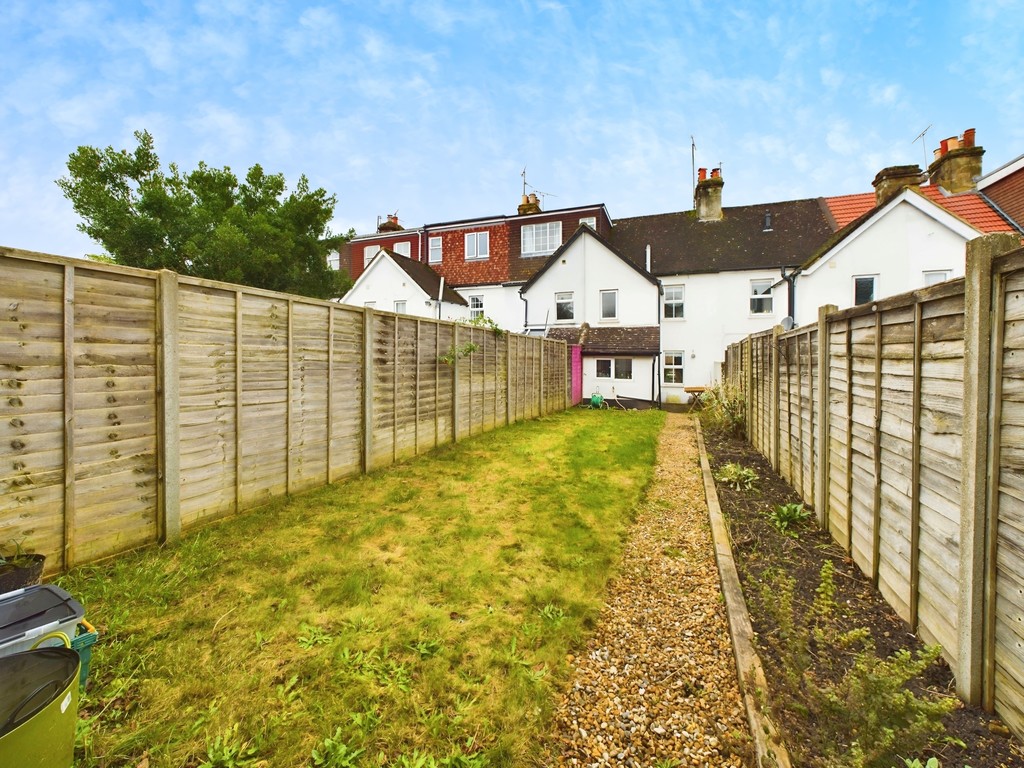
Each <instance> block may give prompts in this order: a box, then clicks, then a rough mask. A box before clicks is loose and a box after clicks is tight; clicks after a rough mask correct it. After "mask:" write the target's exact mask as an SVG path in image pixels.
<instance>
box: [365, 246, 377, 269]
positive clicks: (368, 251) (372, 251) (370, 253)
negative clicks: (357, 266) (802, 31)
mask: <svg viewBox="0 0 1024 768" xmlns="http://www.w3.org/2000/svg"><path fill="white" fill-rule="evenodd" d="M379 250H380V246H379V245H364V246H363V269H366V268H367V267H368V266H370V262H371V261H373V257H374V256H376V255H377V251H379Z"/></svg>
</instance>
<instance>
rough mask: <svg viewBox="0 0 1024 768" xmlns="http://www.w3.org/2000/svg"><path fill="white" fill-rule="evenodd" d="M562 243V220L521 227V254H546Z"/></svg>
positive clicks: (552, 251)
mask: <svg viewBox="0 0 1024 768" xmlns="http://www.w3.org/2000/svg"><path fill="white" fill-rule="evenodd" d="M561 244H562V222H560V221H549V222H546V223H544V224H527V225H526V226H524V227H523V229H522V245H521V252H522V255H523V256H546V255H548V254H550V253H554V252H555V249H556V248H558V246H560V245H561Z"/></svg>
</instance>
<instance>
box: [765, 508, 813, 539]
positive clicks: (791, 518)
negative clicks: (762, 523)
mask: <svg viewBox="0 0 1024 768" xmlns="http://www.w3.org/2000/svg"><path fill="white" fill-rule="evenodd" d="M765 516H766V517H767V518H768V521H769V522H770V523H771V524H772V525H773V526H774V527H775V530H777V531H778V532H779V533H783V534H785V535H786V536H791V537H793V538H794V539H795V538H797V536H798V534H797V532H796V531H794V530H793V526H795V525H796V524H797V523H802V522H804V521H805V520H806V519H807V518H808V517H810V516H811V513H810V512H809V511H808V510H806V509H805V508H804V505H803V504H798V503H796V502H791V503H789V504H776V505H775V506H774V507H772V508H771V509H770V510H769V511H768V512H766V513H765Z"/></svg>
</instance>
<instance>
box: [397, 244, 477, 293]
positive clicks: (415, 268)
mask: <svg viewBox="0 0 1024 768" xmlns="http://www.w3.org/2000/svg"><path fill="white" fill-rule="evenodd" d="M381 250H383V251H384V252H385V253H387V254H388V256H390V257H391V260H392V261H394V262H395V264H397V265H398V266H399V268H400V269H402V271H403V272H405V274H407V275H408V276H409V277H411V278H412V279H413V281H414V282H415V283H416V285H418V286H419V287H420V288H422V289H423V292H424V293H426V294H427V296H429V297H430V298H432V299H435V300H436V299H437V292H438V290H439V289H440V288H441V276H440V275H439V274H437V272H435V271H434V270H433V269H431V268H430V267H429V266H427V265H426V264H423V263H422V262H419V261H413V260H412V259H410V258H408V257H407V256H403V255H402V254H400V253H395V252H394V251H392V250H389V249H387V248H382V249H381ZM443 300H444V301H446V302H448V303H449V304H459V305H461V306H464V307H467V306H469V303H468V302H467V301H466V300H465V299H464V298H462V296H460V295H459V293H458V292H457V291H456V290H455V289H453V288H451V287H450V286H448V285H445V287H444V297H443Z"/></svg>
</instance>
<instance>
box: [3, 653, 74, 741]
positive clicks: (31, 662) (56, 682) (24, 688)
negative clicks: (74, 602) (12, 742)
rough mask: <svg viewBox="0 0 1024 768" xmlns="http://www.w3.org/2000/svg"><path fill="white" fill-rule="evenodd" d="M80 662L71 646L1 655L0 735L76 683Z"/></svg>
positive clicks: (44, 706) (15, 726) (12, 728)
mask: <svg viewBox="0 0 1024 768" xmlns="http://www.w3.org/2000/svg"><path fill="white" fill-rule="evenodd" d="M80 663H81V661H80V659H79V658H78V653H77V652H76V651H74V650H72V649H71V648H39V649H37V650H35V651H25V652H24V653H14V654H11V655H10V656H3V657H0V736H3V735H4V734H5V733H8V732H9V731H13V730H14V729H15V728H17V727H18V726H19V725H21V724H22V723H24V722H25V721H26V720H29V719H31V718H32V716H33V715H35V714H36V713H38V712H39V711H41V710H42V709H45V708H46V707H47V706H48V705H49V704H50V703H52V702H53V701H54V700H55V699H56V698H57V697H58V696H60V695H62V694H63V693H64V692H65V691H66V690H67V689H68V686H70V685H73V684H75V681H77V679H78V665H79V664H80Z"/></svg>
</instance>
